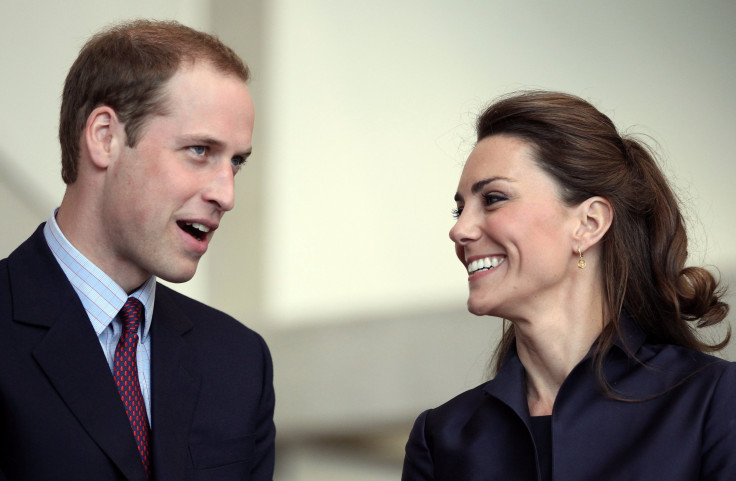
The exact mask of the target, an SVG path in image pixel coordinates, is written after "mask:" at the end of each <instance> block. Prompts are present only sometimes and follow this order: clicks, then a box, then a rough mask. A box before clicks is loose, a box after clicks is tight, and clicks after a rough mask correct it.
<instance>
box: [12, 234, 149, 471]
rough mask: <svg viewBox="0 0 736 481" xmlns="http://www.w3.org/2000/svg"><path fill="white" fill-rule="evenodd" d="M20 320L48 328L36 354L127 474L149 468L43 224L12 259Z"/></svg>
mask: <svg viewBox="0 0 736 481" xmlns="http://www.w3.org/2000/svg"><path fill="white" fill-rule="evenodd" d="M8 261H9V264H8V268H9V270H10V276H11V279H12V283H13V305H14V316H15V319H16V321H17V322H20V323H24V324H28V325H34V326H41V327H43V328H46V329H48V332H47V334H46V336H44V338H43V340H42V341H41V342H40V343H39V344H38V345H37V346H36V348H35V349H34V351H33V355H34V357H35V359H36V361H37V362H38V364H39V366H40V367H41V369H42V370H43V371H44V372H45V374H46V375H47V376H48V378H49V381H50V382H51V384H52V385H53V386H54V388H55V389H56V391H57V393H58V394H59V396H60V397H61V398H62V399H63V400H64V402H65V403H66V405H67V406H68V407H69V410H70V411H71V412H72V413H73V414H74V416H75V417H76V418H77V419H78V420H79V423H80V424H81V425H82V426H83V427H84V429H85V430H86V431H87V433H89V435H90V437H91V438H93V439H94V440H95V442H96V443H97V444H98V446H99V447H100V449H101V450H102V451H104V452H105V453H106V455H107V456H108V457H109V458H110V460H111V461H112V462H113V463H114V464H115V465H116V466H117V467H118V468H119V469H120V471H121V472H122V473H123V474H124V475H125V476H126V478H127V479H129V480H131V481H133V480H135V481H137V480H140V481H144V480H145V472H144V470H143V466H142V463H141V461H140V455H139V453H138V449H137V447H136V444H135V440H134V438H133V434H132V431H131V429H130V424H129V422H128V418H127V416H126V414H125V410H124V409H123V405H122V403H121V401H120V396H119V394H118V392H117V388H116V387H115V383H114V381H113V377H112V373H111V372H110V368H109V367H108V365H107V362H106V360H105V356H104V354H103V353H102V349H101V347H100V344H99V340H98V339H97V336H96V335H95V332H94V330H93V329H92V326H91V324H90V322H89V320H88V317H87V313H86V312H85V310H84V307H83V306H82V303H81V301H80V300H79V297H78V296H77V294H76V292H74V289H73V288H72V286H71V284H69V281H68V280H67V278H66V276H65V275H64V273H63V271H62V270H61V268H60V267H59V266H58V264H57V263H56V260H55V259H54V257H53V254H52V253H51V251H50V250H49V249H48V246H47V244H46V241H45V239H44V238H43V231H42V226H41V227H39V229H38V230H37V231H36V233H35V234H34V235H33V236H32V237H31V238H30V239H29V240H28V241H26V243H24V244H23V245H22V246H21V247H20V248H18V250H16V251H15V252H14V253H13V254H12V255H11V256H10V257H9V259H8Z"/></svg>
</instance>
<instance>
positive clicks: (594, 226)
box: [573, 196, 613, 253]
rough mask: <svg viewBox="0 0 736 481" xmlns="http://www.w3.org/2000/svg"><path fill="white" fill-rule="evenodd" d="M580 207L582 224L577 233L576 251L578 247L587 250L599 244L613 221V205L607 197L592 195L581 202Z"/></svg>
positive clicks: (574, 247)
mask: <svg viewBox="0 0 736 481" xmlns="http://www.w3.org/2000/svg"><path fill="white" fill-rule="evenodd" d="M578 209H579V210H578V212H579V214H580V224H579V225H578V229H577V231H576V233H575V241H576V242H577V244H576V245H574V246H573V250H574V251H575V252H576V253H577V249H578V248H580V249H581V250H583V251H586V250H588V249H589V248H590V247H592V246H593V245H595V244H597V243H598V242H599V241H600V240H601V239H602V238H603V236H604V235H605V234H606V232H608V229H609V228H610V227H611V223H612V222H613V207H612V206H611V203H610V202H609V201H608V199H606V198H605V197H600V196H594V197H590V198H589V199H586V200H585V201H583V202H581V203H580V205H579V206H578Z"/></svg>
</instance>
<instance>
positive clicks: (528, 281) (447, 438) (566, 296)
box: [402, 92, 736, 481]
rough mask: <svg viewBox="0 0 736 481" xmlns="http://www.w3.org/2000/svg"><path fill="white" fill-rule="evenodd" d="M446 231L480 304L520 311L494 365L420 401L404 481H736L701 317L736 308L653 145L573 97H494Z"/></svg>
mask: <svg viewBox="0 0 736 481" xmlns="http://www.w3.org/2000/svg"><path fill="white" fill-rule="evenodd" d="M477 132H478V142H477V144H476V146H475V148H474V150H473V152H472V153H471V154H470V156H469V158H468V160H467V163H466V164H465V167H464V169H463V173H462V176H461V178H460V183H459V187H458V191H457V193H456V194H455V201H456V202H457V211H456V217H457V223H456V224H455V226H454V227H453V228H452V230H451V231H450V237H451V238H452V240H453V241H454V242H455V251H456V253H457V256H458V258H459V259H460V262H462V263H463V265H464V266H465V267H466V269H467V271H468V285H469V290H470V293H469V297H468V309H469V310H470V311H471V312H472V313H474V314H476V315H481V314H484V315H491V316H497V317H500V318H503V319H506V320H507V321H509V322H508V323H507V325H506V329H505V332H504V335H503V338H502V340H501V342H500V344H499V346H498V349H497V353H496V360H495V370H496V376H495V378H494V379H493V380H491V381H490V382H488V383H486V384H483V385H481V386H478V387H477V388H475V389H472V390H470V391H467V392H465V393H463V394H461V395H459V396H457V397H456V398H454V399H452V400H450V401H449V402H447V403H445V404H444V405H442V406H440V407H438V408H435V409H431V410H429V411H426V412H424V413H422V414H421V415H420V416H419V418H418V419H417V421H416V423H415V425H414V428H413V430H412V432H411V435H410V437H409V441H408V443H407V446H406V459H405V462H404V472H403V476H402V479H403V480H404V481H419V480H422V481H424V480H436V481H444V480H447V481H464V480H513V481H519V480H552V479H554V480H564V481H592V480H606V481H609V480H622V481H623V480H625V481H633V480H666V481H678V480H683V481H685V480H687V481H693V480H720V481H726V480H729V481H733V480H736V364H734V363H729V362H726V361H723V360H720V359H718V358H716V357H713V356H711V355H708V354H705V352H708V351H716V350H718V349H721V348H722V347H724V346H725V345H726V343H727V342H728V339H729V337H730V331H729V332H728V333H727V334H726V337H725V339H724V340H723V341H722V342H719V343H716V344H714V345H711V344H708V343H706V342H703V341H701V340H700V339H699V338H698V336H697V335H696V332H695V331H696V329H697V328H700V327H705V326H712V325H715V324H718V323H720V322H721V321H723V320H724V319H725V317H726V314H727V312H728V306H727V304H725V303H724V302H723V301H722V295H723V291H722V290H721V289H719V287H718V282H717V281H716V280H715V279H714V277H713V276H712V275H711V274H710V273H709V272H708V271H706V270H705V269H702V268H700V267H685V261H686V257H687V237H686V234H685V227H684V224H683V220H682V217H681V215H680V212H679V208H678V205H677V200H676V198H675V196H674V195H673V193H672V190H671V189H670V187H669V185H668V183H667V181H666V179H665V178H664V176H663V174H662V172H661V171H660V169H659V168H658V167H657V164H656V163H655V161H654V159H653V158H652V156H651V155H650V153H649V152H648V150H647V149H646V148H645V147H644V146H643V145H642V144H641V143H639V142H637V141H636V140H634V139H631V138H628V137H621V136H620V135H619V134H618V132H617V130H616V128H615V126H614V125H613V123H612V122H611V120H610V119H609V118H608V117H606V116H605V115H603V114H602V113H600V112H599V111H598V110H596V109H595V108H594V107H593V106H591V105H590V104H588V103H587V102H585V101H584V100H581V99H579V98H577V97H574V96H571V95H566V94H561V93H554V92H525V93H521V94H516V95H513V96H509V97H506V98H504V99H502V100H500V101H498V102H496V103H495V104H493V105H491V107H489V108H488V109H487V110H486V111H485V112H484V113H483V114H482V115H481V116H480V118H479V119H478V124H477Z"/></svg>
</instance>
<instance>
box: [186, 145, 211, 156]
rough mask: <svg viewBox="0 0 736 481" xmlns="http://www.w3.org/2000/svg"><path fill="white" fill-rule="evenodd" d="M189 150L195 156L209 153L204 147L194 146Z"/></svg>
mask: <svg viewBox="0 0 736 481" xmlns="http://www.w3.org/2000/svg"><path fill="white" fill-rule="evenodd" d="M189 150H191V151H192V152H193V153H194V154H195V155H199V156H202V155H205V154H206V153H207V147H205V146H204V145H193V146H191V147H189Z"/></svg>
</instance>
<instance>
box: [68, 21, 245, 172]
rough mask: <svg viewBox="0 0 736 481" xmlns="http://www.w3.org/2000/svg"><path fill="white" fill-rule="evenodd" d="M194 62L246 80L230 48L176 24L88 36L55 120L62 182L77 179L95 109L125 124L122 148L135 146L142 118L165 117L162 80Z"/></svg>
mask: <svg viewBox="0 0 736 481" xmlns="http://www.w3.org/2000/svg"><path fill="white" fill-rule="evenodd" d="M198 61H205V62H208V63H209V64H210V65H212V66H213V67H214V68H215V69H217V70H218V71H220V72H223V73H225V74H229V75H235V76H236V77H238V78H240V79H242V80H243V81H244V82H245V81H247V80H248V77H249V71H248V67H247V66H246V65H245V64H244V63H243V61H242V60H241V59H240V57H238V55H237V54H236V53H235V52H233V50H232V49H231V48H230V47H228V46H226V45H224V44H223V43H222V42H221V41H220V40H218V39H217V38H216V37H214V36H212V35H209V34H206V33H203V32H199V31H197V30H194V29H192V28H189V27H187V26H184V25H181V24H179V23H177V22H162V21H149V20H136V21H133V22H129V23H123V24H118V25H115V26H112V27H111V28H108V29H105V30H103V31H101V32H99V33H98V34H96V35H95V36H93V37H92V38H91V39H90V40H89V41H88V42H87V43H86V44H85V45H84V47H82V50H81V51H80V53H79V56H78V57H77V60H76V61H75V62H74V64H73V65H72V67H71V69H70V70H69V74H68V75H67V77H66V82H65V83H64V92H63V94H62V100H61V115H60V120H59V141H60V143H61V177H62V179H63V180H64V182H65V183H67V184H72V183H74V182H75V181H76V179H77V173H78V160H79V144H80V140H81V135H82V132H83V131H84V128H85V125H86V123H87V118H88V117H89V115H90V113H92V111H93V110H94V109H95V108H97V107H99V106H102V105H106V106H108V107H110V108H112V109H113V110H115V113H116V114H117V116H118V118H119V119H120V121H121V122H122V123H123V124H125V134H126V136H127V145H128V146H129V147H135V145H136V142H137V141H138V138H139V137H140V134H141V129H142V127H143V125H144V124H145V122H146V120H148V118H150V117H151V116H153V115H163V114H164V113H165V102H166V96H165V95H164V88H165V86H166V84H167V82H168V80H169V79H170V78H171V77H172V76H173V75H174V74H175V73H176V72H177V71H178V70H179V68H180V66H181V65H182V63H184V62H187V63H195V62H198Z"/></svg>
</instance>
